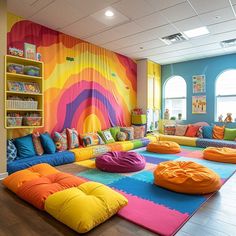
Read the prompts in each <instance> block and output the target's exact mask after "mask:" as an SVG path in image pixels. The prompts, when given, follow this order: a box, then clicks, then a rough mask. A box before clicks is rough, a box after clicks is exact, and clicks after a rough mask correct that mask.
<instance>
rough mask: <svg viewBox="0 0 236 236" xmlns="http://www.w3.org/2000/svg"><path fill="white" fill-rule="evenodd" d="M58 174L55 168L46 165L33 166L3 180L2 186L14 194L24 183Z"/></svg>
mask: <svg viewBox="0 0 236 236" xmlns="http://www.w3.org/2000/svg"><path fill="white" fill-rule="evenodd" d="M57 172H59V171H58V170H57V169H56V168H54V167H52V166H50V165H48V164H46V163H42V164H38V165H34V166H32V167H30V168H28V169H25V170H20V171H17V172H15V173H13V174H11V175H9V176H8V177H6V178H5V179H4V180H3V184H4V185H5V186H6V187H7V188H9V189H10V190H11V191H13V192H14V193H16V192H17V190H18V188H19V187H20V186H21V185H22V184H23V183H25V182H27V181H30V180H33V179H38V178H40V177H41V176H45V175H50V174H54V173H57Z"/></svg>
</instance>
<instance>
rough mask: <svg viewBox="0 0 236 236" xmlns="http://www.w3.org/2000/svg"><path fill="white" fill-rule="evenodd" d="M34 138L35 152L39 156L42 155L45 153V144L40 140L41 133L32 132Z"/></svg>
mask: <svg viewBox="0 0 236 236" xmlns="http://www.w3.org/2000/svg"><path fill="white" fill-rule="evenodd" d="M32 140H33V144H34V149H35V152H36V154H37V155H38V156H42V155H43V153H44V150H43V146H42V144H41V141H40V133H39V132H36V133H33V134H32Z"/></svg>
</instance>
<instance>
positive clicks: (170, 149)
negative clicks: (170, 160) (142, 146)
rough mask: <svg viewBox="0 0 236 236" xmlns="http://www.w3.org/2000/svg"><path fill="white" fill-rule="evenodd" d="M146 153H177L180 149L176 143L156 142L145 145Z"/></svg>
mask: <svg viewBox="0 0 236 236" xmlns="http://www.w3.org/2000/svg"><path fill="white" fill-rule="evenodd" d="M147 151H149V152H157V153H170V154H173V153H178V152H181V148H180V146H179V144H178V143H176V142H172V141H156V142H152V143H149V144H148V145H147Z"/></svg>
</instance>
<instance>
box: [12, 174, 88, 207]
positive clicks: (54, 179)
mask: <svg viewBox="0 0 236 236" xmlns="http://www.w3.org/2000/svg"><path fill="white" fill-rule="evenodd" d="M84 182H85V180H83V179H81V178H80V177H76V176H73V175H70V174H67V173H62V172H58V173H55V174H52V175H47V176H44V177H40V178H38V179H33V180H31V181H28V182H25V183H24V184H23V185H22V186H21V187H19V188H18V190H17V192H16V194H17V195H18V196H19V197H20V198H22V199H24V200H25V201H27V202H29V203H30V204H32V205H33V206H35V207H37V208H39V209H41V210H43V209H44V202H45V200H46V199H47V197H48V196H50V195H51V194H53V193H56V192H58V191H61V190H64V189H67V188H71V187H77V186H79V185H80V184H82V183H84Z"/></svg>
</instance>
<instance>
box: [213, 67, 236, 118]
mask: <svg viewBox="0 0 236 236" xmlns="http://www.w3.org/2000/svg"><path fill="white" fill-rule="evenodd" d="M227 113H232V117H233V119H235V118H236V70H226V71H224V72H223V73H221V74H220V75H219V76H218V78H217V80H216V119H215V120H218V117H219V116H221V115H222V116H223V117H224V118H225V117H226V114H227Z"/></svg>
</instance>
